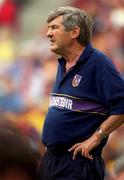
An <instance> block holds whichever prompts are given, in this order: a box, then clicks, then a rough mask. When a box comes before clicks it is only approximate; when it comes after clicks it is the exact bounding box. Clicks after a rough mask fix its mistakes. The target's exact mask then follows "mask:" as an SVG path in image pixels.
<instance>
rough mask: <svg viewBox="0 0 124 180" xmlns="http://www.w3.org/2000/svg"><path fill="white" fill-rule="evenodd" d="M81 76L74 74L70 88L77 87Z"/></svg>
mask: <svg viewBox="0 0 124 180" xmlns="http://www.w3.org/2000/svg"><path fill="white" fill-rule="evenodd" d="M81 79H82V76H80V75H78V74H76V75H75V76H74V78H73V80H72V86H73V87H77V86H78V85H79V84H80V82H81Z"/></svg>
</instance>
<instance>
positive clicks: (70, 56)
mask: <svg viewBox="0 0 124 180" xmlns="http://www.w3.org/2000/svg"><path fill="white" fill-rule="evenodd" d="M83 51H84V47H83V46H79V47H76V48H72V49H70V50H68V51H67V52H66V53H64V54H63V55H62V56H63V58H64V59H65V60H66V67H65V68H66V71H68V70H69V69H70V68H71V67H72V66H74V65H75V64H76V62H77V61H78V59H79V57H80V55H81V54H82V52H83Z"/></svg>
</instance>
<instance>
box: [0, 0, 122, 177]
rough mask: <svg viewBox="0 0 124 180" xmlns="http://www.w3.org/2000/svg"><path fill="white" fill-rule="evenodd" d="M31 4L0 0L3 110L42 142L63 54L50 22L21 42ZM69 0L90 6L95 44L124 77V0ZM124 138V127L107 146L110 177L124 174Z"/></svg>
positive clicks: (0, 103)
mask: <svg viewBox="0 0 124 180" xmlns="http://www.w3.org/2000/svg"><path fill="white" fill-rule="evenodd" d="M29 3H31V0H0V113H1V114H4V115H5V116H6V117H9V119H10V121H11V122H14V123H16V124H18V126H19V128H21V129H23V130H24V131H26V132H28V133H29V136H31V137H32V134H33V135H34V136H35V138H36V139H37V140H38V142H39V141H40V135H41V132H42V126H43V122H44V117H45V114H46V111H47V107H48V101H49V93H50V90H51V88H52V85H53V83H54V80H55V75H56V66H57V61H56V59H57V57H56V56H55V55H54V54H52V53H51V52H50V49H49V41H48V39H47V38H46V31H47V25H46V26H45V25H44V27H41V29H40V30H39V31H38V33H37V34H36V35H35V37H31V38H30V39H28V40H25V41H24V42H21V43H17V41H16V38H17V37H18V36H20V34H21V33H22V31H21V21H20V14H21V13H22V9H23V7H24V6H27V5H28V4H29ZM65 5H72V6H75V7H79V8H82V9H85V10H86V11H87V12H88V13H89V14H90V15H91V16H92V18H93V20H94V30H93V45H94V46H95V47H96V48H98V49H100V50H102V51H103V52H105V53H106V54H107V55H108V56H109V57H110V58H111V60H112V61H113V63H114V64H115V66H116V67H117V69H118V70H119V71H120V73H121V74H122V76H123V77H124V0H107V1H105V0H87V1H85V0H70V3H68V4H65ZM37 18H40V17H37ZM33 138H34V137H33ZM123 138H124V131H123V127H122V128H119V130H117V131H116V132H114V133H113V134H112V135H111V137H110V140H109V143H108V145H107V147H106V148H105V150H104V158H105V163H106V177H105V179H106V180H115V179H116V180H122V179H124V142H123Z"/></svg>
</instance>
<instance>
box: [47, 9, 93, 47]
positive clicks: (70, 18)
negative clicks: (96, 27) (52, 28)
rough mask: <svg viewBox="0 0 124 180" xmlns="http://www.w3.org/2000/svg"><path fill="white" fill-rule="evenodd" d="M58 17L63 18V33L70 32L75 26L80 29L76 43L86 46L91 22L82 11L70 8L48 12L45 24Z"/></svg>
mask: <svg viewBox="0 0 124 180" xmlns="http://www.w3.org/2000/svg"><path fill="white" fill-rule="evenodd" d="M59 16H63V22H62V24H63V25H64V28H65V31H70V30H72V29H73V28H75V27H76V26H78V27H79V28H80V34H79V36H78V37H77V41H78V42H79V43H80V44H81V45H83V46H86V45H87V44H88V43H89V42H90V41H91V39H92V31H93V20H92V18H91V17H90V16H89V15H88V14H87V13H86V12H85V11H84V10H81V9H78V8H75V7H71V6H65V7H59V8H57V9H55V10H54V11H51V12H50V14H49V15H48V18H47V23H50V22H51V21H53V20H54V19H55V18H57V17H59Z"/></svg>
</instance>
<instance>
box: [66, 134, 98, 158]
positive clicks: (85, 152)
mask: <svg viewBox="0 0 124 180" xmlns="http://www.w3.org/2000/svg"><path fill="white" fill-rule="evenodd" d="M100 142H101V139H100V138H99V137H98V136H97V135H96V134H94V135H93V136H91V137H90V138H89V139H87V140H85V141H84V142H81V143H77V144H75V145H74V146H72V147H71V148H70V149H69V150H68V151H69V152H71V151H73V157H72V159H73V160H75V159H76V157H77V154H78V153H81V155H82V156H84V157H86V158H88V159H90V160H93V156H92V155H91V154H90V152H91V150H93V149H94V148H95V147H96V146H98V145H99V144H100Z"/></svg>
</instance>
